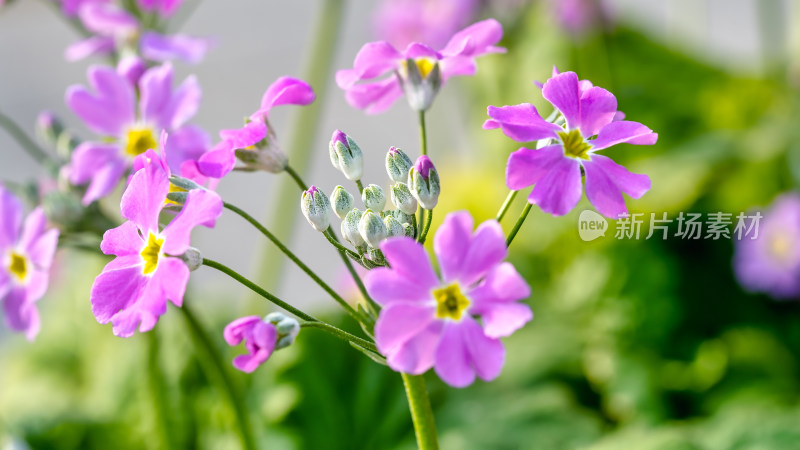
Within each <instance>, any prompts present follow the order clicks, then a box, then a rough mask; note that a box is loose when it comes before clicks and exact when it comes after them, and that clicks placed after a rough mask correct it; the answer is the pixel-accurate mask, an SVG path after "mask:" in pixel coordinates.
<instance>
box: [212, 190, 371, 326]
mask: <svg viewBox="0 0 800 450" xmlns="http://www.w3.org/2000/svg"><path fill="white" fill-rule="evenodd" d="M222 205H223V206H224V207H225V208H226V209H229V210H230V211H233V212H234V213H236V214H238V215H239V216H241V217H242V218H243V219H244V220H246V221H248V222H250V224H251V225H253V226H254V227H256V229H257V230H258V231H260V232H261V234H263V235H264V236H266V237H267V239H269V240H270V241H272V243H273V244H275V246H276V247H278V248H279V249H280V251H281V252H283V254H284V255H286V256H287V257H288V258H289V259H291V260H292V262H294V263H295V264H296V265H297V267H299V268H300V269H301V270H302V271H303V272H305V273H306V275H308V276H309V277H310V278H311V279H312V280H314V282H316V283H317V284H318V285H319V286H320V287H321V288H322V289H323V290H324V291H325V292H327V293H328V295H330V296H331V297H333V299H334V300H336V302H337V303H339V305H341V307H342V308H344V309H345V311H347V313H348V314H350V315H351V316H353V318H355V319H356V320H358V313H356V311H355V310H354V309H353V307H352V306H350V305H349V304H348V303H347V302H346V301H345V300H344V299H343V298H342V297H341V296H340V295H339V294H337V293H336V291H334V290H333V289H331V287H330V286H328V284H327V283H325V282H324V281H322V278H320V277H319V276H318V275H317V274H316V273H314V271H313V270H311V269H310V268H309V267H308V266H307V265H305V264H304V263H303V261H300V258H298V257H297V256H296V255H295V254H294V253H292V251H291V250H289V248H287V247H286V246H285V245H283V243H282V242H281V241H279V240H278V238H276V237H275V235H274V234H272V233H270V232H269V230H267V229H266V228H264V226H263V225H261V224H260V223H259V222H258V221H257V220H256V219H254V218H253V217H252V216H251V215H250V214H247V213H246V212H244V211H242V210H241V209H239V208H238V207H236V206H234V205H231V204H230V203H226V202H223V204H222Z"/></svg>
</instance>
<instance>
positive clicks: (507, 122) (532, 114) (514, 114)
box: [483, 103, 562, 142]
mask: <svg viewBox="0 0 800 450" xmlns="http://www.w3.org/2000/svg"><path fill="white" fill-rule="evenodd" d="M486 113H487V114H488V115H489V117H491V119H489V120H487V121H486V122H485V123H484V124H483V128H484V129H485V130H491V129H495V128H501V129H502V130H503V133H504V134H505V135H506V136H508V137H510V138H511V139H514V140H515V141H517V142H532V141H538V140H539V139H547V138H556V137H557V136H558V135H557V134H556V133H558V132H560V131H562V129H561V127H559V126H558V125H556V124H554V123H550V122H548V121H546V120H544V119H543V118H542V116H540V115H539V112H538V111H537V110H536V108H535V107H534V106H533V105H531V104H530V103H521V104H519V105H511V106H501V107H497V106H489V107H488V108H487V109H486Z"/></svg>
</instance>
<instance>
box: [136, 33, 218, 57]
mask: <svg viewBox="0 0 800 450" xmlns="http://www.w3.org/2000/svg"><path fill="white" fill-rule="evenodd" d="M213 46H214V41H213V40H211V39H207V38H198V37H192V36H187V35H185V34H172V35H164V34H159V33H156V32H153V31H146V32H144V33H142V37H141V38H140V39H139V48H140V50H141V52H142V56H144V57H145V58H147V59H149V60H151V61H162V62H166V61H172V60H175V59H179V60H181V61H185V62H187V63H190V64H197V63H199V62H200V61H202V60H203V58H205V56H206V53H208V51H209V50H210V49H211V48H212V47H213Z"/></svg>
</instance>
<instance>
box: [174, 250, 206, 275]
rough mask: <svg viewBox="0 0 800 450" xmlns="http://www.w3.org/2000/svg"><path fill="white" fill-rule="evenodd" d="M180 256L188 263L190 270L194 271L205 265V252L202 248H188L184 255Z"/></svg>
mask: <svg viewBox="0 0 800 450" xmlns="http://www.w3.org/2000/svg"><path fill="white" fill-rule="evenodd" d="M178 258H180V259H181V261H183V262H185V263H186V267H188V268H189V271H190V272H194V271H195V270H197V269H199V268H200V266H202V265H203V254H202V253H200V250H198V249H196V248H194V247H189V248H187V249H186V251H185V252H183V254H182V255H180V256H178Z"/></svg>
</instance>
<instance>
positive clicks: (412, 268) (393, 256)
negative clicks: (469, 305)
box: [381, 237, 439, 288]
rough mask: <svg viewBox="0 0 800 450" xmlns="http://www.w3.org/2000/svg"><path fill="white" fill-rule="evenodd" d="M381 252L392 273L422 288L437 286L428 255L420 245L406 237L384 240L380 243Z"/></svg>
mask: <svg viewBox="0 0 800 450" xmlns="http://www.w3.org/2000/svg"><path fill="white" fill-rule="evenodd" d="M381 251H382V252H383V255H384V256H385V257H386V261H388V262H389V265H390V266H391V268H392V270H393V271H396V272H397V273H398V274H400V275H402V276H404V277H406V278H408V279H410V280H414V281H415V282H416V283H419V285H420V286H421V287H423V288H431V287H434V286H436V285H438V284H439V279H438V278H437V277H436V273H435V272H434V271H433V266H432V265H431V261H430V259H429V258H428V253H427V252H425V248H424V247H423V246H422V244H420V243H418V242H417V241H415V240H414V239H411V238H408V237H396V238H390V239H386V240H384V241H383V242H382V243H381Z"/></svg>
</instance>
